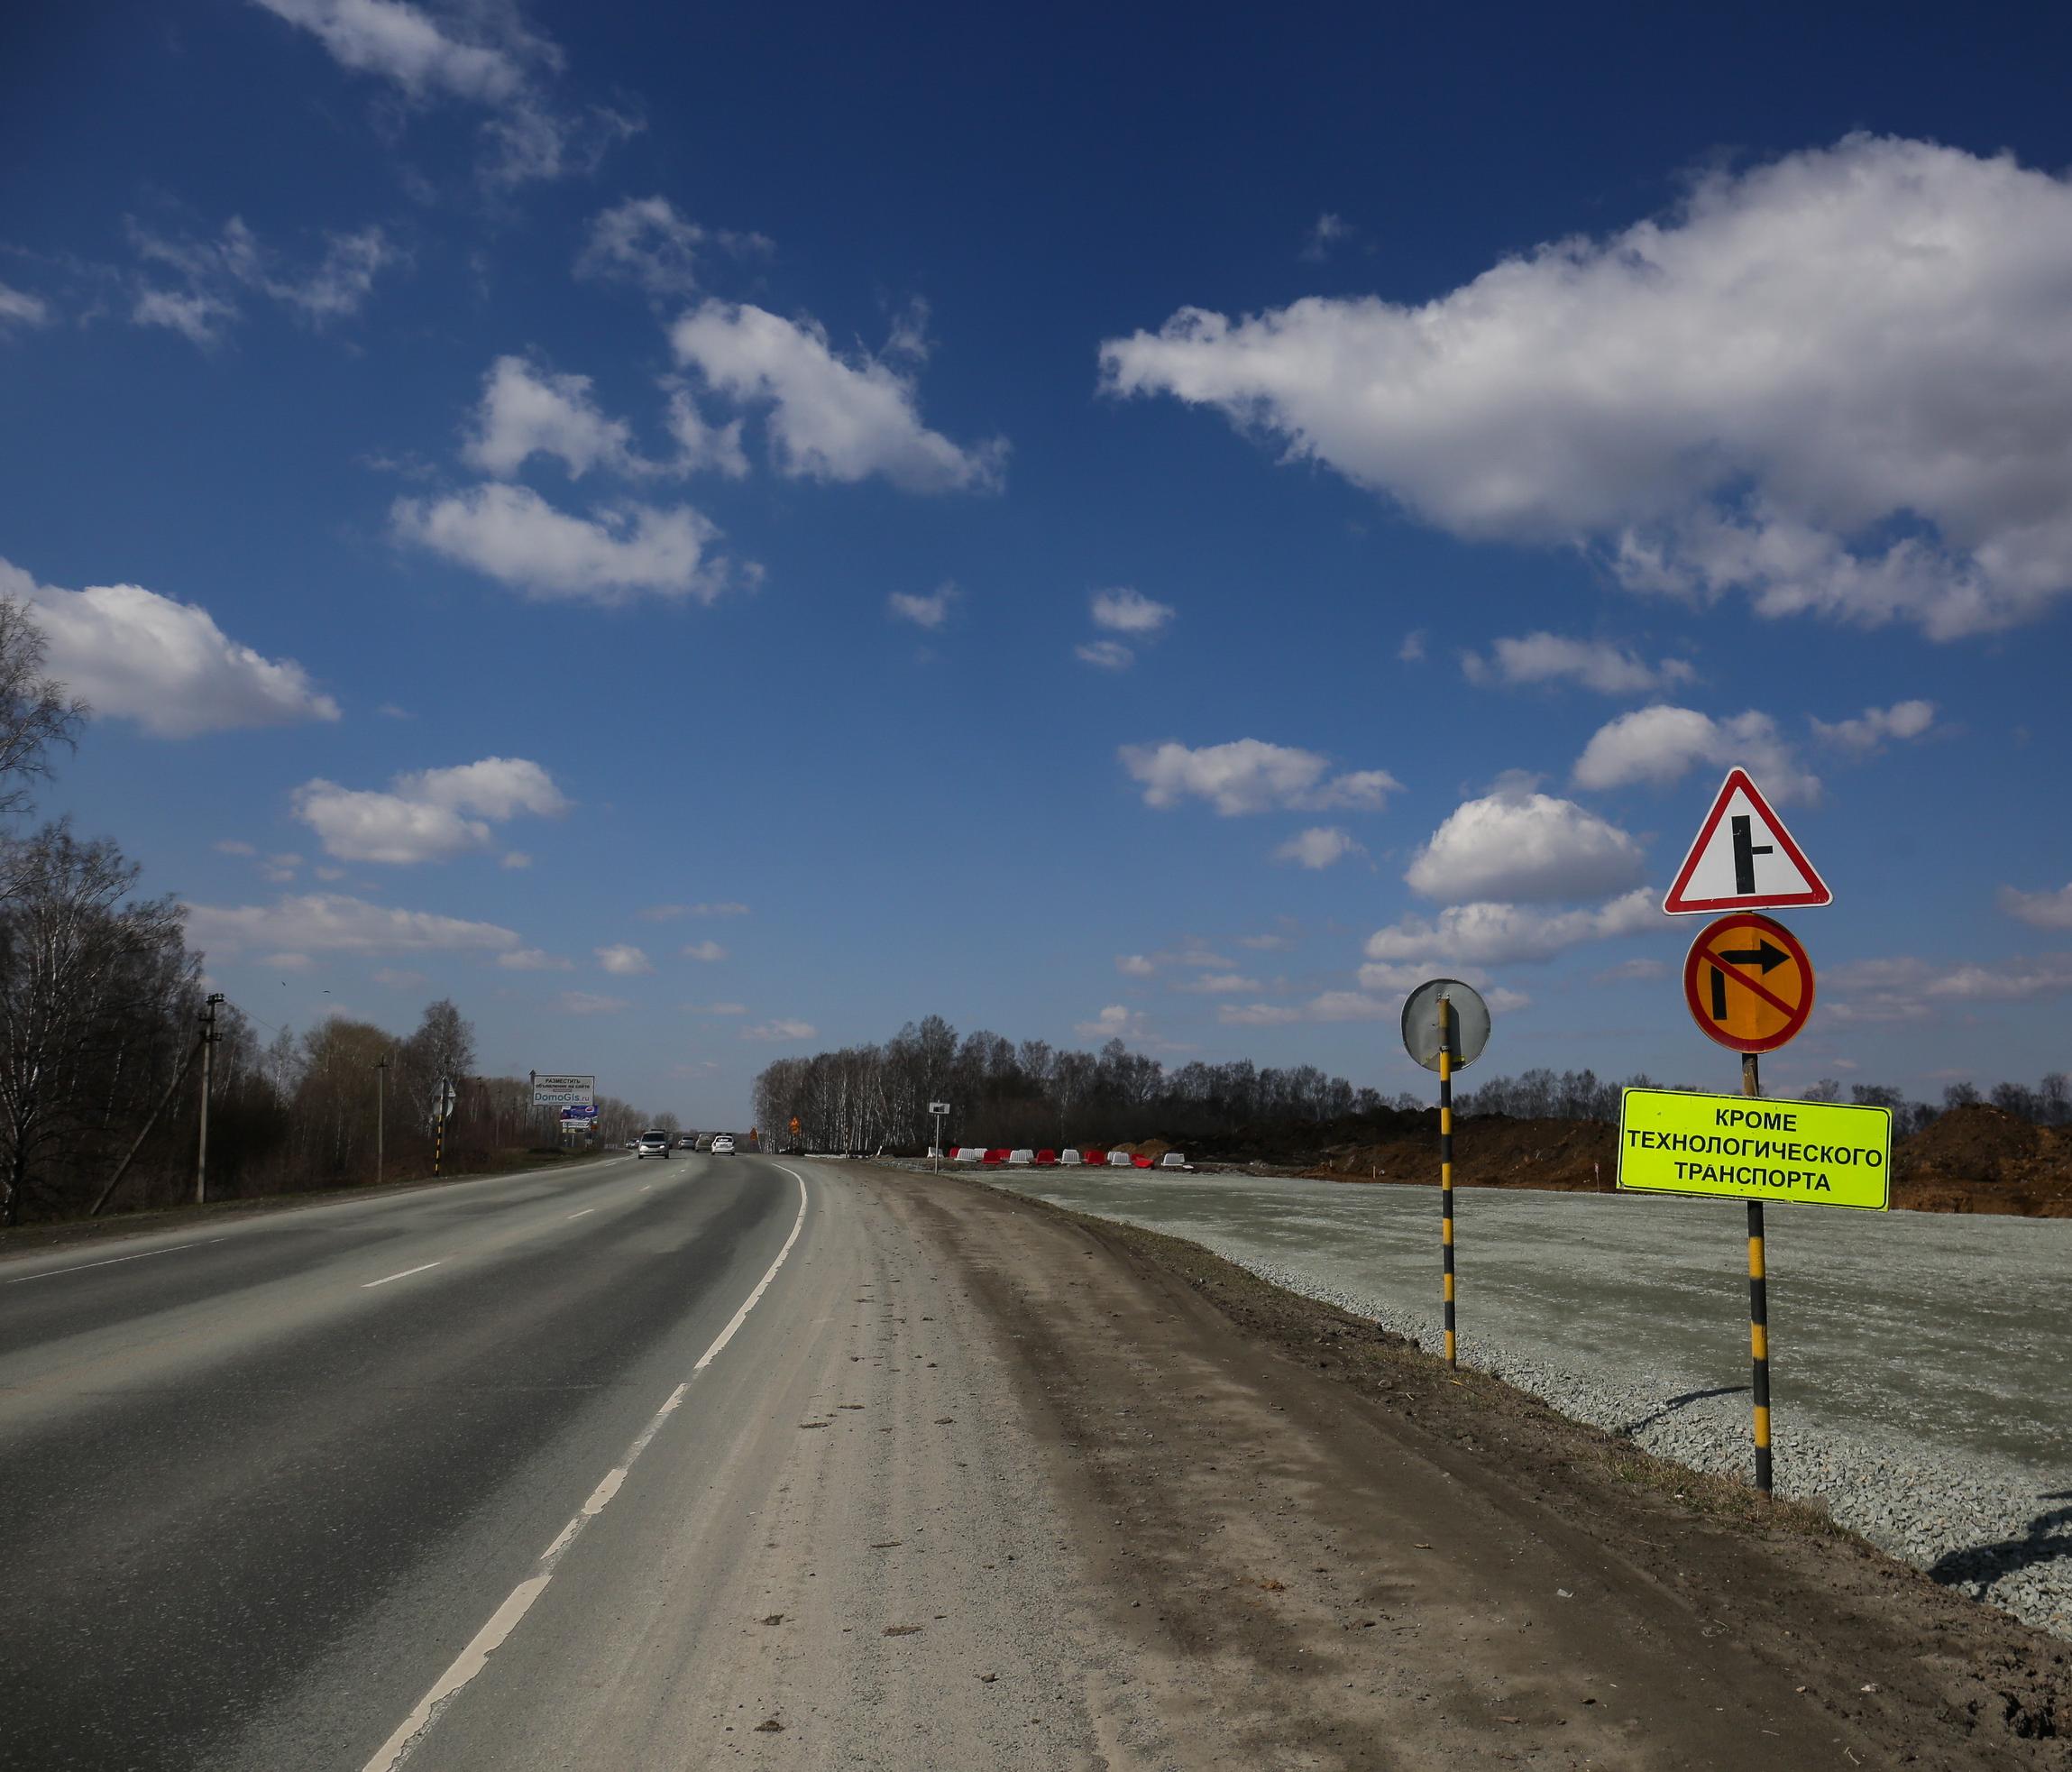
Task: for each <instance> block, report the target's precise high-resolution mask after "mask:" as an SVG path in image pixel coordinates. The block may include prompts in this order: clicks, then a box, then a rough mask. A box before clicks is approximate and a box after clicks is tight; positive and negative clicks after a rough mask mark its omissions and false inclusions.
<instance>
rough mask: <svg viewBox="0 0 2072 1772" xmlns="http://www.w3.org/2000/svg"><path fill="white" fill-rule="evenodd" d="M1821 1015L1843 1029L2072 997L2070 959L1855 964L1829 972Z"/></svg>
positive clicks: (2022, 957)
mask: <svg viewBox="0 0 2072 1772" xmlns="http://www.w3.org/2000/svg"><path fill="white" fill-rule="evenodd" d="M1826 983H1827V985H1828V986H1829V990H1830V995H1829V996H1828V997H1827V998H1825V999H1824V1000H1823V1001H1822V1003H1821V1005H1820V1008H1821V1014H1823V1015H1828V1016H1829V1017H1831V1018H1832V1019H1833V1020H1835V1021H1837V1022H1840V1023H1843V1024H1885V1023H1895V1022H1915V1021H1922V1020H1925V1019H1927V1018H1928V1017H1929V1016H1930V1015H1934V1014H1936V1013H1937V1012H1938V1011H1939V1010H1944V1011H1947V1009H1948V1005H1953V1004H1972V1003H2033V1002H2040V1001H2042V1000H2044V999H2046V998H2049V997H2054V996H2067V995H2072V953H2050V954H2037V955H2033V956H2031V955H2017V956H2015V957H2013V958H2012V959H2002V960H1994V961H1987V962H1976V961H1959V962H1957V963H1956V964H1948V963H1936V962H1931V961H1929V960H1924V959H1912V958H1904V957H1902V958H1894V959H1869V960H1853V961H1848V962H1846V963H1844V964H1842V965H1839V966H1837V967H1834V968H1832V969H1829V973H1828V975H1827V978H1826Z"/></svg>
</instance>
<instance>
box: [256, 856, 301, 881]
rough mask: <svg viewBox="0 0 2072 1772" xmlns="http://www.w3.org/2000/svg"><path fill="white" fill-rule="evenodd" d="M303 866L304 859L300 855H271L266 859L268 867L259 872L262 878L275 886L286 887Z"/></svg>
mask: <svg viewBox="0 0 2072 1772" xmlns="http://www.w3.org/2000/svg"><path fill="white" fill-rule="evenodd" d="M301 866H302V858H301V857H300V856H298V855H270V856H268V857H267V858H266V865H265V866H264V867H263V868H261V869H260V870H259V871H260V874H261V877H263V878H265V879H268V880H270V881H272V882H273V884H274V885H276V886H286V885H287V884H288V882H289V881H290V880H292V879H293V878H294V877H295V876H296V873H297V871H298V869H299V868H301Z"/></svg>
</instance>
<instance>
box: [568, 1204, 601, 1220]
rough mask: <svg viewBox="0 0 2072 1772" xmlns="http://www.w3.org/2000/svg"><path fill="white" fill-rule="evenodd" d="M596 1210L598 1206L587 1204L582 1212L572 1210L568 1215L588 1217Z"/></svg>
mask: <svg viewBox="0 0 2072 1772" xmlns="http://www.w3.org/2000/svg"><path fill="white" fill-rule="evenodd" d="M596 1210H597V1208H596V1207H594V1206H586V1207H583V1208H582V1211H581V1212H572V1213H570V1214H569V1215H568V1216H569V1217H571V1218H587V1217H590V1215H591V1213H592V1212H594V1211H596Z"/></svg>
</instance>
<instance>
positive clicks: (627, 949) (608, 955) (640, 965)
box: [597, 941, 655, 978]
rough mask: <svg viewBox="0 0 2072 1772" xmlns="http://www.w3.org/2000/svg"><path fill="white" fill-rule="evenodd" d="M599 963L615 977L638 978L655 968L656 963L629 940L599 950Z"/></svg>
mask: <svg viewBox="0 0 2072 1772" xmlns="http://www.w3.org/2000/svg"><path fill="white" fill-rule="evenodd" d="M597 963H598V964H599V965H600V966H601V967H602V968H603V969H605V970H606V971H607V972H609V973H610V974H611V975H612V976H613V977H614V978H639V977H641V976H642V975H643V974H645V973H648V972H652V971H654V970H655V963H654V961H652V960H651V959H648V958H647V956H646V954H644V953H642V952H641V951H640V950H639V949H638V948H637V947H635V946H633V945H632V943H630V942H628V941H619V942H616V943H614V944H613V945H612V946H610V947H609V948H599V949H598V950H597Z"/></svg>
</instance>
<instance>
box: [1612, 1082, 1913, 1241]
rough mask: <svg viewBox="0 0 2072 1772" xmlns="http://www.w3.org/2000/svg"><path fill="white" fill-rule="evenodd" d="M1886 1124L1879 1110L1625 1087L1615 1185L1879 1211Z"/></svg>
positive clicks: (1887, 1173) (1887, 1181)
mask: <svg viewBox="0 0 2072 1772" xmlns="http://www.w3.org/2000/svg"><path fill="white" fill-rule="evenodd" d="M1892 1149H1893V1116H1892V1115H1891V1113H1890V1112H1889V1111H1888V1110H1887V1109H1885V1108H1883V1107H1844V1106H1840V1105H1839V1104H1838V1103H1835V1102H1831V1101H1776V1100H1771V1099H1767V1098H1765V1097H1761V1096H1743V1095H1683V1094H1681V1093H1679V1092H1677V1091H1674V1090H1671V1089H1627V1091H1626V1092H1625V1095H1624V1097H1623V1098H1622V1099H1621V1102H1620V1105H1619V1112H1618V1185H1619V1187H1620V1188H1622V1189H1625V1190H1626V1191H1627V1192H1629V1193H1646V1194H1697V1195H1701V1196H1705V1197H1710V1198H1723V1199H1775V1200H1797V1201H1799V1202H1801V1203H1802V1204H1804V1205H1809V1206H1847V1207H1855V1208H1856V1209H1857V1210H1858V1211H1860V1212H1883V1211H1884V1209H1885V1208H1886V1207H1888V1206H1890V1205H1891V1204H1892V1166H1893V1165H1892Z"/></svg>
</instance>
